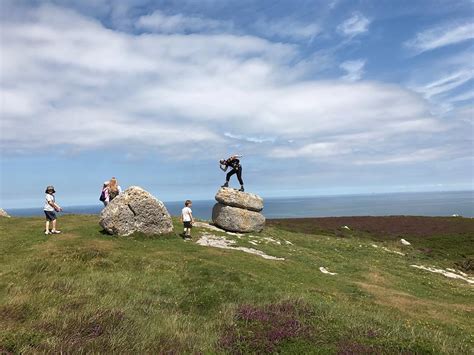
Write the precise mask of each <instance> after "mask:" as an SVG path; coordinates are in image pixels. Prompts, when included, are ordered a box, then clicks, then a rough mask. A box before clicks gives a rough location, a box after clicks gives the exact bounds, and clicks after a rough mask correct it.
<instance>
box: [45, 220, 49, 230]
mask: <svg viewBox="0 0 474 355" xmlns="http://www.w3.org/2000/svg"><path fill="white" fill-rule="evenodd" d="M45 231H46V232H48V233H49V221H48V220H46V229H45Z"/></svg>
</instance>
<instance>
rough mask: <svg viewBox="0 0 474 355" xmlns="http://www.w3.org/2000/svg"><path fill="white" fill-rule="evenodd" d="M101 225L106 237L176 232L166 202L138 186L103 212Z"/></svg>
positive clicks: (114, 200) (122, 195)
mask: <svg viewBox="0 0 474 355" xmlns="http://www.w3.org/2000/svg"><path fill="white" fill-rule="evenodd" d="M100 225H101V226H102V228H104V230H105V231H106V232H107V233H110V234H115V235H120V236H128V235H130V234H133V233H135V232H141V233H144V234H146V235H159V234H166V233H170V232H172V231H173V223H172V221H171V216H170V214H169V213H168V210H167V209H166V207H165V205H164V204H163V202H161V201H159V200H157V199H156V198H155V197H154V196H153V195H151V194H150V193H149V192H147V191H145V190H143V189H142V188H141V187H138V186H131V187H129V188H128V189H126V190H125V191H124V192H123V193H122V194H120V195H119V196H117V197H116V198H114V199H113V200H112V201H111V202H110V203H109V204H108V205H107V207H105V208H104V209H103V211H102V213H101V214H100Z"/></svg>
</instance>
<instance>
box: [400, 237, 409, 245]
mask: <svg viewBox="0 0 474 355" xmlns="http://www.w3.org/2000/svg"><path fill="white" fill-rule="evenodd" d="M400 241H401V242H402V244H403V245H411V243H410V242H409V241H408V240H405V239H403V238H402V239H400Z"/></svg>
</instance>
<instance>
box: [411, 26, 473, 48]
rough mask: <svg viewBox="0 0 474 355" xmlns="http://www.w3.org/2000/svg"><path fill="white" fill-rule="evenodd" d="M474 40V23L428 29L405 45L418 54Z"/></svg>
mask: <svg viewBox="0 0 474 355" xmlns="http://www.w3.org/2000/svg"><path fill="white" fill-rule="evenodd" d="M473 38H474V23H464V24H448V25H442V26H436V27H433V28H428V29H426V30H424V31H421V32H419V33H417V34H416V36H415V38H413V39H411V40H409V41H407V42H405V45H406V46H407V47H409V48H411V49H413V50H414V51H415V52H416V53H422V52H426V51H430V50H433V49H436V48H440V47H444V46H449V45H452V44H456V43H460V42H464V41H467V40H470V39H473Z"/></svg>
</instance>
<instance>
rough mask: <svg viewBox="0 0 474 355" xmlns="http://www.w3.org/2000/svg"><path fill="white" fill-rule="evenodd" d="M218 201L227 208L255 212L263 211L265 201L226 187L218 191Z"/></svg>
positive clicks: (256, 196) (253, 195)
mask: <svg viewBox="0 0 474 355" xmlns="http://www.w3.org/2000/svg"><path fill="white" fill-rule="evenodd" d="M216 201H217V202H220V203H222V204H223V205H226V206H232V207H238V208H243V209H246V210H250V211H255V212H260V211H261V210H263V199H262V198H261V197H260V196H258V195H255V194H251V193H248V192H241V191H238V190H235V189H230V188H226V187H223V188H221V189H219V191H217V194H216Z"/></svg>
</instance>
